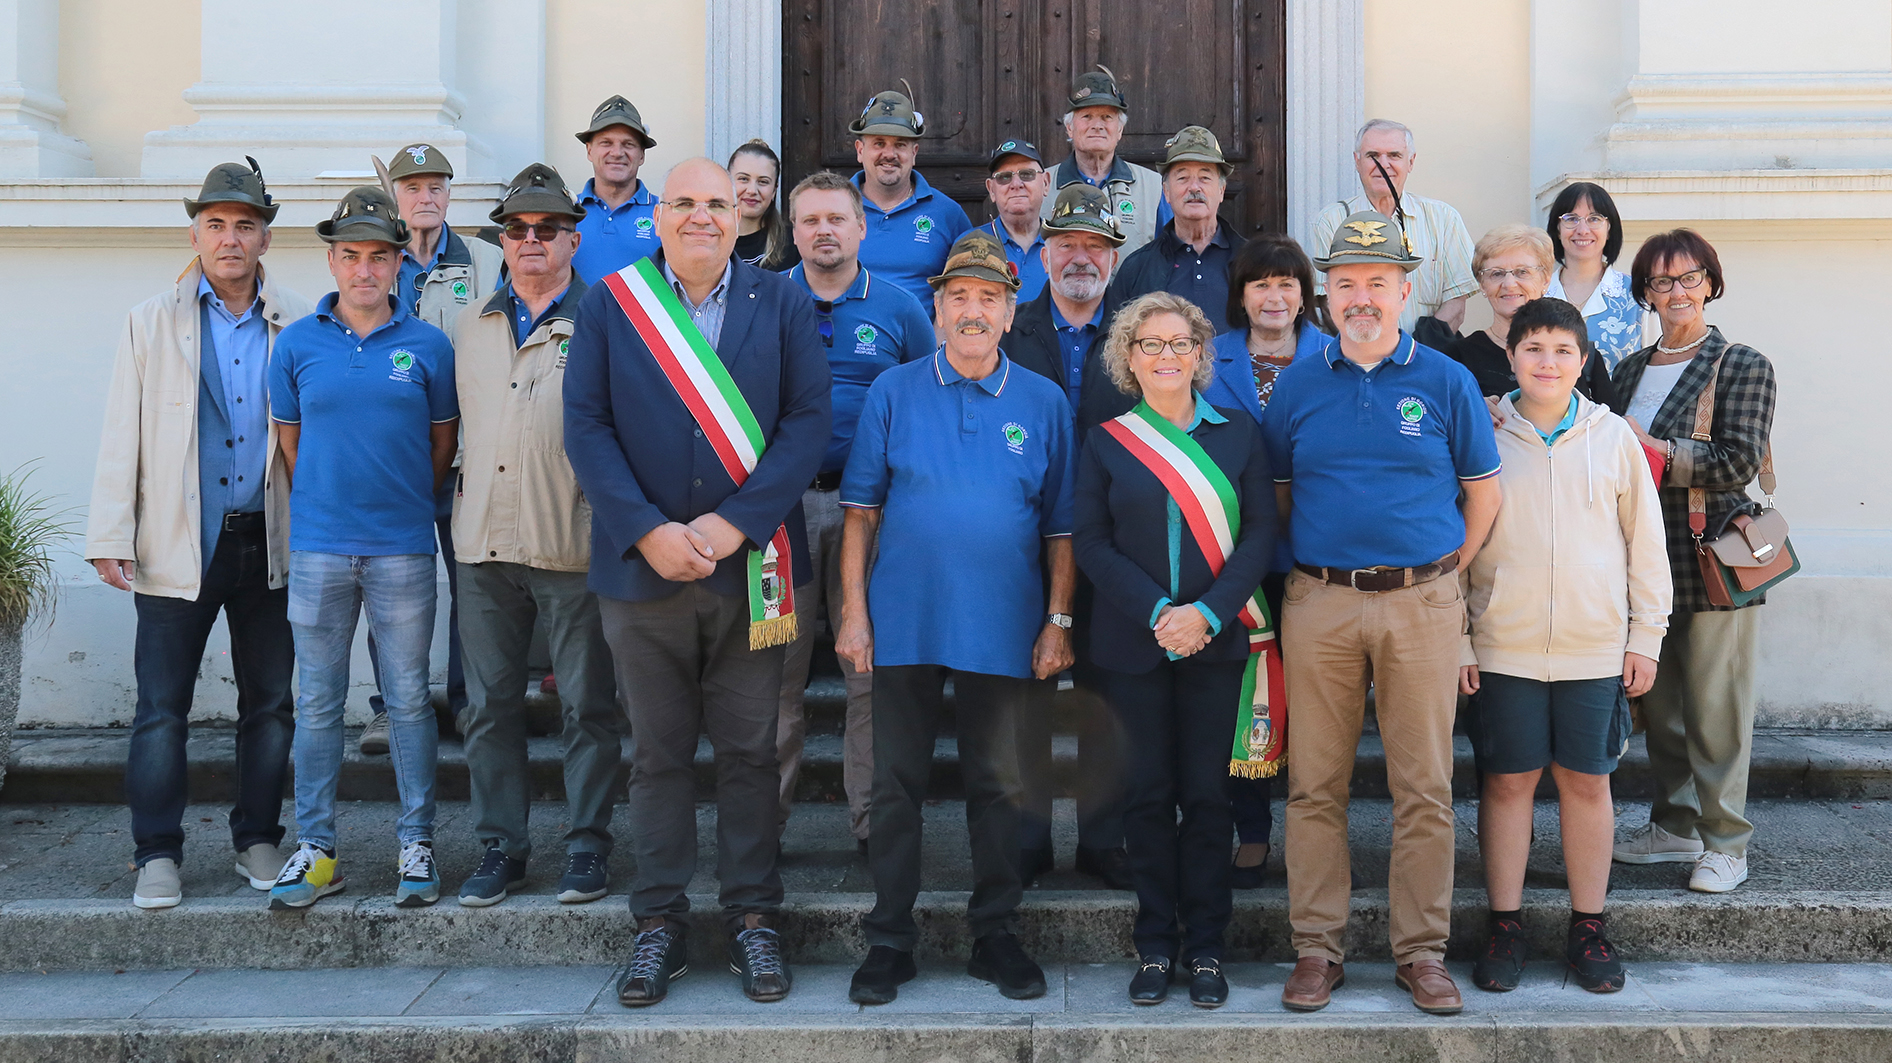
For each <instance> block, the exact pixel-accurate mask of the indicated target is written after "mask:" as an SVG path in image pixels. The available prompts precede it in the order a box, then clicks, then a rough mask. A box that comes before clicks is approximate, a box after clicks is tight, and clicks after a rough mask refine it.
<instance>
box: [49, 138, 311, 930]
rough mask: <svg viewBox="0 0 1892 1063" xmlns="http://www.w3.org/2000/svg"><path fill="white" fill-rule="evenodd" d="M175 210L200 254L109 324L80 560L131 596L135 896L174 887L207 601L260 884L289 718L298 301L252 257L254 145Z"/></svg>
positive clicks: (241, 826)
mask: <svg viewBox="0 0 1892 1063" xmlns="http://www.w3.org/2000/svg"><path fill="white" fill-rule="evenodd" d="M184 210H185V213H186V214H188V215H189V216H190V219H191V228H190V234H191V249H192V250H194V251H196V252H197V257H196V258H195V259H194V260H192V262H191V263H190V265H189V266H187V267H186V268H185V270H184V272H183V274H182V275H181V276H179V278H178V281H177V287H176V288H175V289H174V290H172V291H167V292H165V293H164V294H162V295H158V296H155V297H153V298H151V299H149V300H146V301H145V302H143V303H141V304H139V305H138V306H137V307H135V308H134V309H133V310H132V311H131V315H130V318H129V320H128V321H127V322H126V325H125V329H124V332H123V333H122V334H121V336H120V338H119V345H118V356H117V359H116V361H115V363H114V365H113V368H112V381H111V386H110V390H109V391H108V393H107V396H106V407H105V429H104V432H103V434H102V436H101V438H100V441H99V461H98V470H97V473H96V475H95V477H94V480H93V484H92V506H91V514H90V518H89V520H88V523H87V528H86V544H85V556H86V559H87V560H88V561H91V562H92V564H93V567H95V568H96V569H97V570H98V574H99V579H101V580H103V581H104V582H105V583H106V584H108V585H109V586H113V587H116V588H118V589H119V590H126V591H131V592H132V594H133V598H132V600H133V603H134V605H135V607H136V608H137V611H138V629H137V637H136V642H135V643H134V648H133V651H132V653H133V668H134V670H135V673H136V676H137V682H138V702H137V709H136V711H135V714H134V715H133V718H132V732H131V753H130V758H129V761H128V763H127V764H126V768H125V798H126V803H127V804H129V805H130V807H131V832H132V841H133V844H134V845H135V846H136V849H135V855H134V860H135V862H136V863H137V866H138V882H137V885H136V886H135V887H134V889H133V892H132V903H133V904H135V905H137V906H138V907H140V908H169V907H172V906H174V905H176V904H177V903H178V901H179V900H181V899H182V898H183V889H182V886H181V884H180V882H179V878H178V865H179V864H180V863H181V862H182V861H183V858H184V829H183V826H182V822H183V815H184V802H185V797H186V793H185V782H186V776H187V768H186V764H185V758H184V743H185V738H186V737H187V734H188V729H187V726H186V722H187V718H188V716H189V715H190V708H191V700H192V695H193V693H194V691H195V688H196V682H197V672H198V669H199V667H200V666H201V664H202V662H203V656H204V644H205V642H206V640H208V638H209V637H210V629H211V627H212V625H214V624H215V623H216V620H217V614H218V613H219V612H222V613H224V614H225V615H226V617H227V619H228V622H229V629H230V663H231V667H232V669H233V670H234V672H235V673H236V674H235V679H236V689H237V756H236V763H237V800H236V806H235V807H234V808H233V809H232V810H231V812H230V836H231V842H232V844H233V845H235V847H236V852H237V856H236V865H235V866H236V871H237V874H239V875H241V876H242V877H243V878H244V879H245V880H246V881H247V882H248V883H249V884H250V886H252V887H253V888H256V889H260V890H266V889H268V888H269V887H270V884H271V883H272V882H274V880H275V878H276V874H277V872H278V871H280V870H281V868H282V864H283V857H282V854H281V853H280V852H279V851H278V849H277V846H278V845H279V844H280V843H281V842H282V837H283V828H282V826H281V822H280V820H281V814H282V794H283V784H284V781H285V776H286V774H287V772H286V766H287V763H288V757H289V745H290V738H291V735H292V734H293V731H294V726H295V725H294V723H293V716H292V713H291V701H290V693H289V681H290V675H291V672H292V669H293V665H294V657H295V654H294V648H293V646H292V640H291V637H290V631H289V620H288V617H287V615H286V609H287V606H288V592H287V591H286V590H285V589H284V588H285V584H286V575H287V572H288V567H289V553H288V534H289V485H288V482H287V480H286V478H285V477H284V476H283V459H282V452H281V450H280V449H279V447H278V445H277V440H276V426H275V424H274V423H273V422H271V421H270V419H269V395H268V387H267V383H266V369H267V367H268V364H269V357H270V353H271V351H272V349H273V348H274V346H275V341H276V336H277V334H278V333H280V332H281V331H282V329H283V326H285V325H288V324H289V323H290V322H292V321H295V320H296V319H297V318H300V317H302V316H304V315H306V314H308V313H309V312H310V311H311V310H312V309H313V307H312V306H311V305H310V303H309V301H308V300H306V299H304V298H303V297H302V296H300V295H297V294H296V293H294V292H292V291H289V290H288V289H286V288H280V287H277V286H276V285H274V284H272V283H271V282H270V280H269V277H268V276H267V275H266V274H265V273H264V272H263V267H262V258H263V253H264V252H266V251H268V250H269V240H270V230H269V225H270V222H272V221H274V220H275V217H276V204H274V203H273V202H271V200H270V196H269V193H268V192H267V191H266V190H265V188H264V184H263V174H262V171H261V170H260V169H258V168H257V167H256V162H255V160H250V162H249V164H248V165H247V166H246V165H244V164H243V163H234V162H227V163H223V164H220V165H219V166H217V167H216V168H215V169H212V170H211V171H210V173H209V175H208V176H206V177H205V178H204V186H203V190H202V191H201V192H200V193H199V194H198V197H197V198H196V199H194V200H193V199H187V200H185V201H184Z"/></svg>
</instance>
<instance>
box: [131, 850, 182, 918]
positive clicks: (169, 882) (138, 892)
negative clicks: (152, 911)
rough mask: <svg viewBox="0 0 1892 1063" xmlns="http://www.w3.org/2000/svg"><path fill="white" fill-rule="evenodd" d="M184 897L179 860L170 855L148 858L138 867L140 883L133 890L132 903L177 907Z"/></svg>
mask: <svg viewBox="0 0 1892 1063" xmlns="http://www.w3.org/2000/svg"><path fill="white" fill-rule="evenodd" d="M183 899H184V886H183V884H182V883H180V882H179V881H178V879H177V861H175V860H173V859H171V858H170V857H168V856H160V857H157V858H155V859H152V860H147V861H146V862H145V866H143V867H141V868H139V869H138V885H136V886H134V887H133V888H132V891H131V903H133V904H135V905H137V906H138V907H140V908H175V907H177V902H179V901H181V900H183Z"/></svg>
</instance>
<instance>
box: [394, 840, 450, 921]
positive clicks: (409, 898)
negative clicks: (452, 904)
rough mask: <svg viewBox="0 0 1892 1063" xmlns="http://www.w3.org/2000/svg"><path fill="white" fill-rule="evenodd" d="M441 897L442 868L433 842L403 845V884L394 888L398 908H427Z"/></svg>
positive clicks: (395, 902)
mask: <svg viewBox="0 0 1892 1063" xmlns="http://www.w3.org/2000/svg"><path fill="white" fill-rule="evenodd" d="M439 899H440V868H438V867H436V866H435V865H434V845H433V843H432V842H409V843H408V844H406V845H403V846H401V884H400V885H399V886H396V887H395V888H394V906H395V907H396V908H425V907H427V906H428V905H430V904H432V903H434V902H435V901H437V900H439Z"/></svg>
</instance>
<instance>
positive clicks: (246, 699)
mask: <svg viewBox="0 0 1892 1063" xmlns="http://www.w3.org/2000/svg"><path fill="white" fill-rule="evenodd" d="M133 602H134V604H135V605H136V608H137V610H138V634H137V638H136V642H135V644H134V648H133V651H132V662H133V664H132V668H133V672H134V674H135V675H136V677H137V681H138V707H137V710H136V713H135V715H134V716H133V717H132V724H131V753H130V757H129V759H128V760H127V762H126V764H125V803H126V804H127V805H129V806H130V807H131V837H132V842H133V844H134V845H136V846H137V850H136V853H135V855H134V857H133V859H134V860H135V861H136V862H137V864H138V866H139V867H143V866H144V865H145V863H146V862H147V861H150V860H153V859H155V858H157V857H161V856H166V857H170V858H171V859H173V860H176V861H179V862H180V863H181V862H182V861H183V858H184V803H185V800H186V798H187V796H188V795H187V794H186V788H187V782H188V779H189V768H188V766H187V763H186V761H185V756H184V743H185V740H186V739H188V738H189V736H190V729H189V725H188V720H189V716H190V709H191V697H192V694H193V693H194V692H195V690H196V687H197V672H198V669H199V668H200V667H202V665H203V660H204V644H205V642H206V641H208V640H209V638H210V629H211V627H212V626H213V625H215V624H216V622H217V613H218V611H219V610H221V611H222V612H223V613H224V614H225V616H226V618H227V620H228V627H229V629H230V669H231V671H232V672H234V673H235V679H236V691H237V741H236V783H237V800H236V806H235V807H233V808H232V809H231V810H230V842H231V844H232V845H234V846H235V847H236V849H237V851H239V852H241V851H242V850H244V849H247V848H249V847H250V846H252V845H256V844H259V843H265V842H266V843H268V844H270V845H277V844H280V843H281V842H282V838H283V828H282V799H283V785H284V783H285V781H286V780H287V778H288V774H289V769H288V765H289V746H290V743H291V741H292V740H293V738H294V736H295V715H294V712H293V709H294V701H293V700H292V698H291V696H290V692H289V681H290V677H291V676H292V675H294V673H295V640H294V637H293V636H292V635H291V634H290V632H289V616H288V608H289V592H288V590H287V589H285V588H280V587H279V588H277V589H276V590H270V589H269V547H268V542H267V539H266V537H265V535H264V533H262V532H260V531H259V532H246V533H238V532H231V531H225V532H222V533H221V534H219V535H218V537H217V550H216V553H215V554H214V555H212V557H211V559H210V568H209V570H208V571H206V572H205V573H204V580H203V585H202V586H201V588H200V589H199V590H198V593H197V598H196V600H195V601H185V600H184V599H182V598H160V597H157V596H155V595H149V594H139V595H134V596H133Z"/></svg>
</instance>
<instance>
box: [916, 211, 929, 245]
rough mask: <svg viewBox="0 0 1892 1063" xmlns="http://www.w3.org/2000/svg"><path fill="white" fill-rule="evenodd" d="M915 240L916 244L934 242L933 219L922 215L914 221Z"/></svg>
mask: <svg viewBox="0 0 1892 1063" xmlns="http://www.w3.org/2000/svg"><path fill="white" fill-rule="evenodd" d="M913 240H914V242H915V243H921V244H930V243H932V242H933V219H932V218H930V217H927V216H926V215H924V214H922V215H920V216H919V217H917V218H915V219H913Z"/></svg>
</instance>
